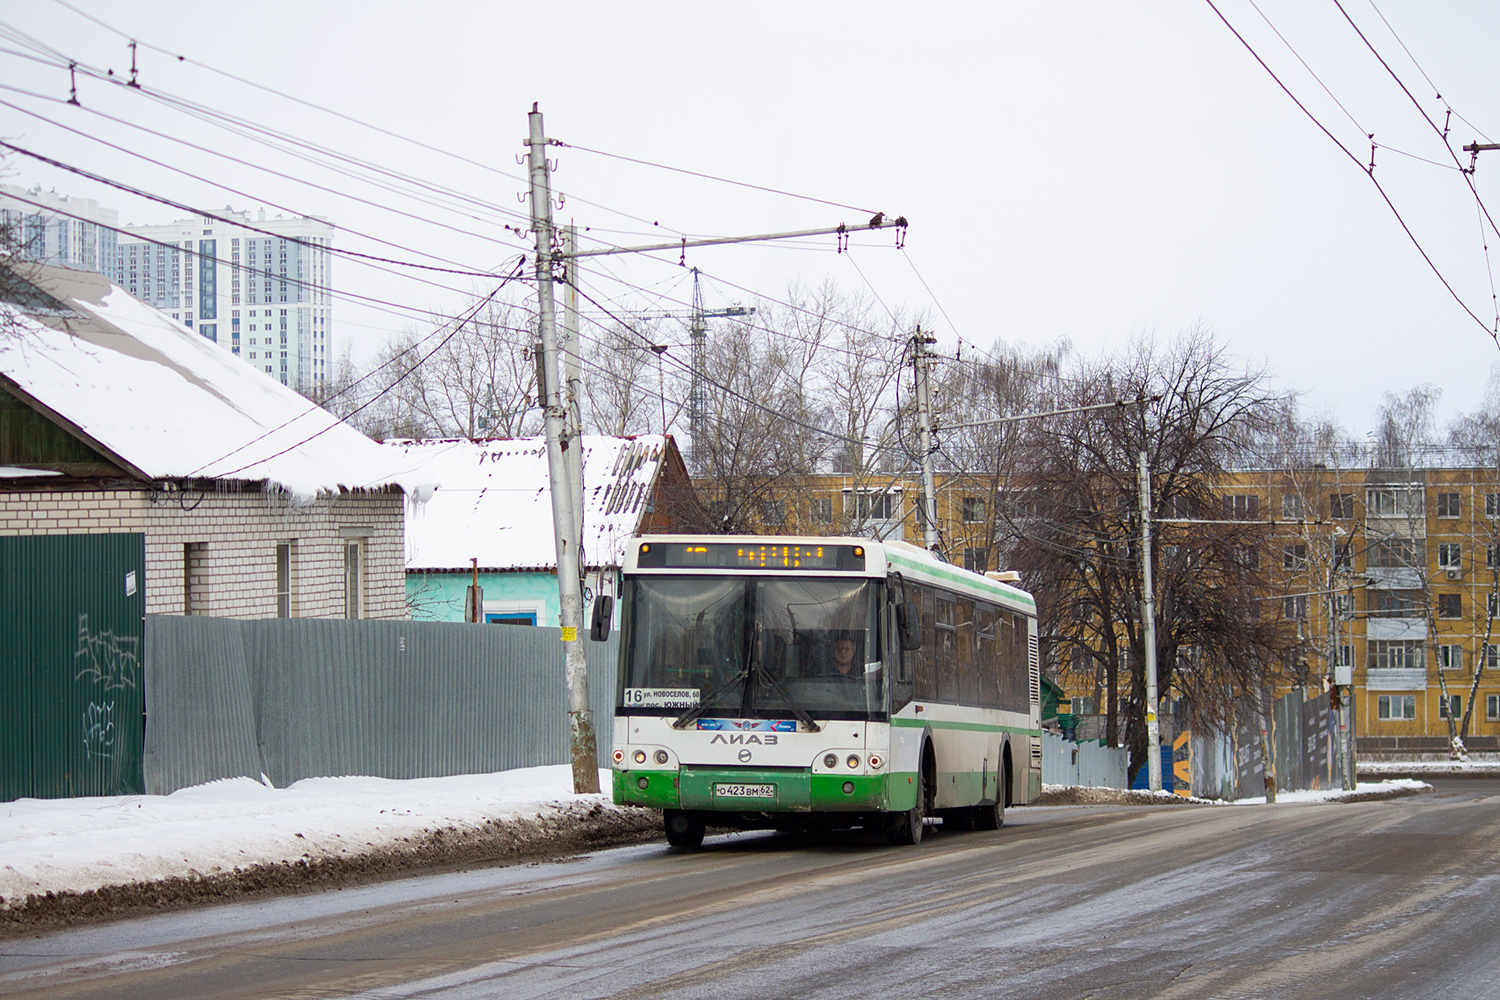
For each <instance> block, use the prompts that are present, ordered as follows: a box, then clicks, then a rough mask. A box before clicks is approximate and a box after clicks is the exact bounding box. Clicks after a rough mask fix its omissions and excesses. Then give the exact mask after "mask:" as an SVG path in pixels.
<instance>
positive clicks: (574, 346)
mask: <svg viewBox="0 0 1500 1000" xmlns="http://www.w3.org/2000/svg"><path fill="white" fill-rule="evenodd" d="M577 248H578V227H577V226H573V225H568V226H564V227H563V255H564V256H563V276H564V281H565V282H566V284H565V285H564V286H563V322H562V332H561V335H560V336H559V338H558V354H559V355H560V357H559V362H560V363H561V365H562V370H563V391H564V395H563V403H564V405H565V406H567V408H568V419H567V428H566V433H567V440H569V441H571V442H573V445H572V446H571V447H570V448H568V450H567V456H568V485H569V487H571V488H572V490H573V511H574V513H575V514H576V516H577V519H578V535H577V537H578V540H579V543H578V544H579V551H578V565H579V570H580V572H581V571H582V568H583V556H584V553H583V378H582V369H583V354H582V351H583V343H582V342H581V341H580V340H579V339H578V260H577V259H576V258H574V257H572V256H569V255H570V254H572V252H573V251H574V250H576V249H577Z"/></svg>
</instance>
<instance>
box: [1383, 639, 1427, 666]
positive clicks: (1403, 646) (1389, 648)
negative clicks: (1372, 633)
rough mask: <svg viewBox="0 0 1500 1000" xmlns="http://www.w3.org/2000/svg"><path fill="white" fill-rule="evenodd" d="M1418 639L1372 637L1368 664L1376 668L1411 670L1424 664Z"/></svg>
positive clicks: (1420, 642) (1420, 643) (1420, 641)
mask: <svg viewBox="0 0 1500 1000" xmlns="http://www.w3.org/2000/svg"><path fill="white" fill-rule="evenodd" d="M1424 660H1425V656H1424V655H1423V649H1422V640H1420V639H1372V640H1371V641H1370V666H1371V667H1372V668H1373V669H1376V670H1411V669H1417V668H1421V667H1424V666H1426V664H1425V663H1424V662H1423V661H1424Z"/></svg>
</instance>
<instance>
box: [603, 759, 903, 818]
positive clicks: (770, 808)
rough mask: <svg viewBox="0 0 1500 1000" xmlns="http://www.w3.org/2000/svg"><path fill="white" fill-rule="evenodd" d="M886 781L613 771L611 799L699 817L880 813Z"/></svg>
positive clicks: (704, 770)
mask: <svg viewBox="0 0 1500 1000" xmlns="http://www.w3.org/2000/svg"><path fill="white" fill-rule="evenodd" d="M888 780H889V776H888V775H885V774H859V773H852V774H839V773H837V772H832V773H826V774H825V773H817V772H814V771H812V770H811V769H810V768H764V769H757V768H739V767H693V766H684V767H682V768H681V769H680V770H648V769H645V768H637V769H624V768H617V769H616V770H615V771H614V799H615V802H616V803H617V804H619V805H637V806H648V807H651V808H656V809H693V810H699V811H705V812H859V813H864V812H884V811H886V810H887V809H888V808H889V802H890V794H889V789H888Z"/></svg>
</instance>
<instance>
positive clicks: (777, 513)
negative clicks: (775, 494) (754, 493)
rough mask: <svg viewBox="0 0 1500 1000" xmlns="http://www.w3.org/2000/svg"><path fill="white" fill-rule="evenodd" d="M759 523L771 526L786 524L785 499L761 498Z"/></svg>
mask: <svg viewBox="0 0 1500 1000" xmlns="http://www.w3.org/2000/svg"><path fill="white" fill-rule="evenodd" d="M760 523H761V524H765V525H770V526H772V527H780V526H781V525H783V524H786V501H785V500H762V501H761V502H760Z"/></svg>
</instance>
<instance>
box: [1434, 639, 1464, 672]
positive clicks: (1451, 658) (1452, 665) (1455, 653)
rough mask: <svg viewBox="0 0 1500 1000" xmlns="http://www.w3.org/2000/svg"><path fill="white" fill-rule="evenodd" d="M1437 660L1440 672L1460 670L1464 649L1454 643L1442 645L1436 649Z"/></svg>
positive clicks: (1462, 663)
mask: <svg viewBox="0 0 1500 1000" xmlns="http://www.w3.org/2000/svg"><path fill="white" fill-rule="evenodd" d="M1437 658H1438V668H1439V669H1441V670H1462V669H1463V666H1464V648H1463V647H1462V646H1460V645H1457V644H1456V643H1443V644H1442V645H1440V646H1438V648H1437Z"/></svg>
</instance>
